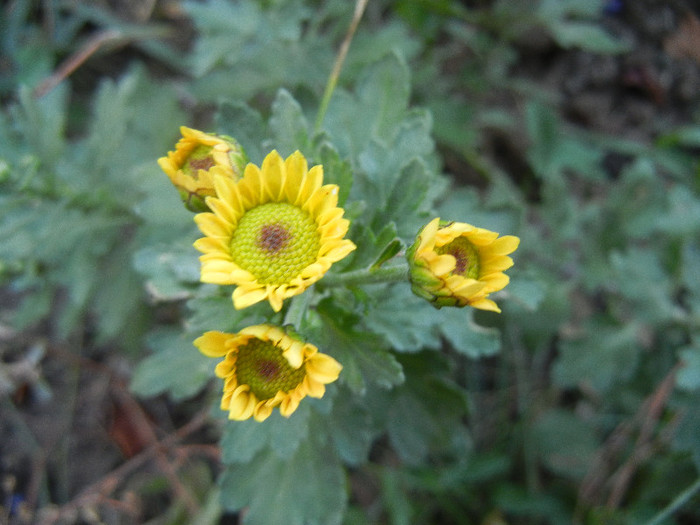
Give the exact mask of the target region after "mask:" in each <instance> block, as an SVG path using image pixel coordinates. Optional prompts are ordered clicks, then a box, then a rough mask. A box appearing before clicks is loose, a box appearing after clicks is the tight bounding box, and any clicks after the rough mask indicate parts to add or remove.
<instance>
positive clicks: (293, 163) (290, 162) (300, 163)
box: [284, 151, 308, 204]
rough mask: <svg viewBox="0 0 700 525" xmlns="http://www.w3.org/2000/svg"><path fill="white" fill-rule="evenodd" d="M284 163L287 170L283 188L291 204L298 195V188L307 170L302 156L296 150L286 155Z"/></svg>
mask: <svg viewBox="0 0 700 525" xmlns="http://www.w3.org/2000/svg"><path fill="white" fill-rule="evenodd" d="M284 164H285V169H286V172H287V179H286V187H285V189H284V194H285V199H286V201H287V202H290V203H292V204H293V203H295V202H296V201H297V197H298V196H299V190H300V189H301V184H302V181H303V180H304V177H305V176H306V173H307V171H308V165H307V163H306V159H305V158H304V156H303V155H302V154H301V153H299V152H298V151H295V152H294V153H292V154H291V155H290V156H289V157H287V160H286V161H285V162H284Z"/></svg>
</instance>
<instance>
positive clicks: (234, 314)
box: [187, 286, 270, 333]
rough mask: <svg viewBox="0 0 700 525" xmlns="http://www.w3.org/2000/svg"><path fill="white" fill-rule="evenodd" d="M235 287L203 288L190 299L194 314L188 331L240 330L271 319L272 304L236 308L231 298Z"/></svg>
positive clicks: (190, 306)
mask: <svg viewBox="0 0 700 525" xmlns="http://www.w3.org/2000/svg"><path fill="white" fill-rule="evenodd" d="M230 288H231V287H226V288H223V289H220V288H218V287H213V286H212V287H211V288H210V287H206V289H205V288H204V287H203V288H201V289H200V290H201V293H200V294H199V295H198V296H196V297H194V298H192V299H190V300H189V301H187V308H188V309H189V310H190V312H191V314H190V316H189V318H188V327H187V328H188V330H189V331H190V332H192V333H204V332H206V331H208V330H219V331H221V332H237V331H238V330H240V329H241V328H243V327H245V326H250V325H255V324H260V323H263V322H266V321H268V320H269V319H268V315H269V311H270V309H269V307H267V305H265V304H262V303H258V304H256V305H253V306H251V307H249V308H246V309H245V310H236V309H235V308H234V307H233V301H232V299H231V289H230Z"/></svg>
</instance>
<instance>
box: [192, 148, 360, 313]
mask: <svg viewBox="0 0 700 525" xmlns="http://www.w3.org/2000/svg"><path fill="white" fill-rule="evenodd" d="M322 183H323V167H322V166H320V165H319V166H314V167H313V168H311V169H310V170H308V169H307V163H306V159H305V158H304V156H303V155H302V154H301V153H299V152H298V151H297V152H295V153H293V154H292V155H290V156H289V157H288V158H287V160H283V159H282V157H280V155H279V154H278V153H277V152H276V151H272V152H271V153H270V154H269V155H268V156H267V157H265V160H264V161H263V163H262V167H261V168H258V167H257V166H256V165H254V164H248V166H246V169H245V172H244V174H243V178H241V180H239V181H238V182H234V181H233V180H232V179H231V178H228V177H220V176H216V177H214V186H215V189H216V193H217V197H216V198H212V197H210V198H208V199H207V205H208V206H209V208H211V210H212V213H200V214H198V215H196V216H195V221H196V222H197V225H198V226H199V229H200V230H201V231H202V233H204V235H205V236H206V237H204V238H202V239H198V240H197V241H196V242H195V243H194V246H195V248H197V249H198V250H199V251H201V252H202V253H203V254H204V255H202V256H201V257H200V261H201V263H202V272H201V279H202V281H203V282H206V283H214V284H234V285H236V286H237V287H236V289H235V290H234V292H233V304H234V306H235V307H236V308H237V309H241V308H245V307H247V306H250V305H252V304H254V303H257V302H259V301H262V300H265V299H267V300H268V301H269V302H270V305H271V306H272V309H273V310H275V311H276V312H278V311H279V310H280V309H281V308H282V302H283V301H284V299H286V298H288V297H292V296H294V295H297V294H300V293H302V292H303V291H304V290H305V289H306V288H308V287H309V286H311V285H312V284H313V283H315V282H316V281H318V280H319V279H320V278H321V277H323V275H324V274H325V273H326V272H327V271H328V269H329V268H330V267H331V265H332V264H333V263H334V262H337V261H339V260H341V259H342V258H343V257H345V256H346V255H348V254H349V253H350V252H351V251H353V250H354V249H355V245H354V244H353V243H352V242H351V241H349V240H347V239H344V238H343V237H344V236H345V234H346V233H347V231H348V226H349V221H348V220H347V219H343V213H344V210H343V209H342V208H338V207H337V204H338V187H337V186H336V185H334V184H327V185H325V186H322Z"/></svg>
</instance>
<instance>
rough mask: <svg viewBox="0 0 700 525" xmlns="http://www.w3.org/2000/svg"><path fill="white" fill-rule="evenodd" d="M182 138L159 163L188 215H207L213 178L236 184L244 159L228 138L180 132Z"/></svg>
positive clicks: (241, 151) (241, 171) (243, 155)
mask: <svg viewBox="0 0 700 525" xmlns="http://www.w3.org/2000/svg"><path fill="white" fill-rule="evenodd" d="M180 133H182V138H181V139H180V141H179V142H178V143H177V145H176V147H175V151H169V152H168V156H167V157H161V158H160V159H158V164H159V165H160V167H161V168H162V170H163V171H164V172H165V173H166V174H167V175H168V177H170V180H171V182H172V183H173V185H174V186H175V187H176V188H177V190H178V191H179V192H180V197H181V198H182V201H183V202H184V203H185V206H186V207H187V209H189V210H190V211H194V212H201V211H207V210H208V208H207V206H206V204H205V201H204V200H205V198H206V197H213V196H214V195H216V192H215V190H214V175H221V176H224V177H228V178H231V179H233V180H238V179H239V178H240V176H241V174H242V173H243V168H244V166H245V164H246V162H247V158H246V155H245V152H244V151H243V148H241V146H240V145H239V144H238V142H236V141H235V140H234V139H232V138H231V137H226V136H217V135H211V134H208V133H203V132H201V131H198V130H196V129H190V128H186V127H185V126H182V127H181V128H180Z"/></svg>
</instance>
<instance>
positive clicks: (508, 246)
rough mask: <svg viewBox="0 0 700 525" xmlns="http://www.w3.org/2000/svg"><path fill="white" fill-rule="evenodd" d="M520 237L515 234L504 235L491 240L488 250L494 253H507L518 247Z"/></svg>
mask: <svg viewBox="0 0 700 525" xmlns="http://www.w3.org/2000/svg"><path fill="white" fill-rule="evenodd" d="M519 245H520V239H519V238H518V237H516V236H515V235H504V236H503V237H501V238H500V239H496V240H495V241H493V243H492V244H491V246H489V250H490V251H491V252H492V253H495V254H496V255H508V254H509V253H513V252H514V251H515V250H517V249H518V246H519Z"/></svg>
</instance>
